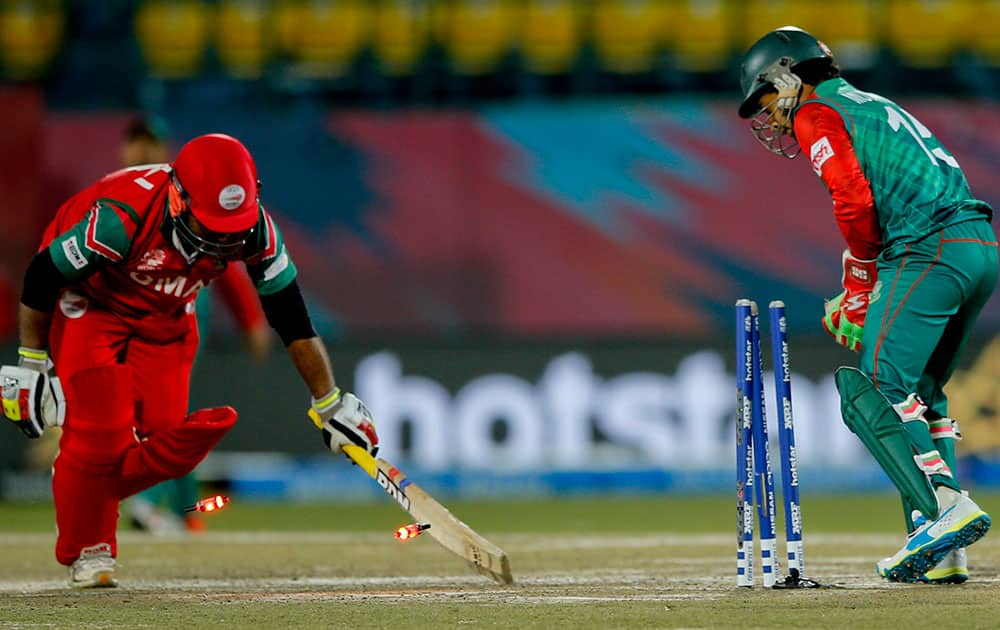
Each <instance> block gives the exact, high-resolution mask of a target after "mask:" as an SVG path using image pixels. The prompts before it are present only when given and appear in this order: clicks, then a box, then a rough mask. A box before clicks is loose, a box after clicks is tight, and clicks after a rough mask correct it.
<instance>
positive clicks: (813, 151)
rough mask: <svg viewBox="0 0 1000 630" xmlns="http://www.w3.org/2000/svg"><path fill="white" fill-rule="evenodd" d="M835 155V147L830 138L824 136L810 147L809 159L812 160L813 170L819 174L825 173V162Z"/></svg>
mask: <svg viewBox="0 0 1000 630" xmlns="http://www.w3.org/2000/svg"><path fill="white" fill-rule="evenodd" d="M832 157H833V147H832V146H830V140H829V138H827V137H826V136H823V137H822V138H820V139H819V140H817V141H816V142H813V144H812V146H811V147H809V159H810V160H812V166H813V171H815V172H816V174H817V175H822V174H823V164H824V163H826V161H827V160H829V159H830V158H832Z"/></svg>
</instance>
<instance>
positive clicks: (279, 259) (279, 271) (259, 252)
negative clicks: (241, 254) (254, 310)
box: [244, 206, 298, 295]
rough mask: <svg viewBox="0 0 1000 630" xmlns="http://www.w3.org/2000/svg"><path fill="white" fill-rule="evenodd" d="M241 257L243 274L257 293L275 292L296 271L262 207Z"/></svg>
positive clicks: (279, 232) (289, 281)
mask: <svg viewBox="0 0 1000 630" xmlns="http://www.w3.org/2000/svg"><path fill="white" fill-rule="evenodd" d="M244 260H245V262H246V265H247V273H249V274H250V279H251V280H253V283H254V286H256V287H257V293H258V294H260V295H270V294H272V293H277V292H278V291H280V290H282V289H284V288H285V287H287V286H288V285H289V284H291V283H292V280H294V279H295V276H296V275H297V274H298V271H297V270H296V268H295V263H294V262H292V257H291V256H290V255H289V253H288V250H287V248H286V247H285V240H284V238H282V236H281V230H279V229H278V226H277V225H276V224H275V222H274V220H273V219H272V218H271V215H270V214H268V212H267V211H266V210H264V207H263V206H261V207H260V219H259V220H258V221H257V229H256V230H255V236H254V237H253V241H252V242H251V243H250V244H249V246H248V248H247V255H246V256H245V258H244Z"/></svg>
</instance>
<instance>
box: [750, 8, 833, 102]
mask: <svg viewBox="0 0 1000 630" xmlns="http://www.w3.org/2000/svg"><path fill="white" fill-rule="evenodd" d="M815 60H826V61H827V62H828V63H831V64H832V63H833V53H832V52H830V49H829V48H828V47H827V45H826V44H824V43H823V42H821V41H820V40H818V39H816V38H815V37H813V36H812V35H810V34H809V33H807V32H806V31H803V30H802V29H801V28H798V27H796V26H783V27H781V28H779V29H777V30H774V31H771V32H770V33H768V34H767V35H765V36H763V37H761V38H760V39H759V40H757V43H755V44H754V45H753V46H751V47H750V50H748V51H747V54H746V55H744V57H743V63H742V64H741V65H740V88H741V89H742V91H743V102H742V103H740V117H741V118H750V117H751V116H753V115H754V113H756V112H757V110H758V109H760V108H759V106H758V104H757V102H758V101H759V100H760V97H761V95H763V94H764V93H765V92H767V91H769V90H773V89H774V81H773V79H774V77H775V76H776V75H780V74H787V73H788V72H793V73H794V72H795V68H796V67H797V66H798V65H799V64H801V63H804V62H807V61H815Z"/></svg>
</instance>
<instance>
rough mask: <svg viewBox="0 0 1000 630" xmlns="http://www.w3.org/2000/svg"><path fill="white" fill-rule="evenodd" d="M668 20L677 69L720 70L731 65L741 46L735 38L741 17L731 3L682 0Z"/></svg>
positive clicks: (672, 58)
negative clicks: (733, 56)
mask: <svg viewBox="0 0 1000 630" xmlns="http://www.w3.org/2000/svg"><path fill="white" fill-rule="evenodd" d="M667 19H668V20H669V25H668V27H667V28H666V29H665V33H666V37H667V48H668V50H669V54H670V59H671V63H672V65H673V67H674V68H675V69H676V70H679V71H681V72H688V73H699V72H720V71H724V70H726V69H727V68H728V67H729V65H730V62H731V61H732V59H731V57H732V54H733V51H734V49H736V48H738V46H736V45H735V42H734V41H733V36H734V34H735V32H736V19H737V18H736V16H735V14H734V9H733V8H732V6H731V4H730V3H729V2H727V1H726V0H679V1H678V2H677V3H676V5H675V6H674V7H673V10H672V11H671V12H670V15H669V16H668V18H667ZM741 52H742V51H741Z"/></svg>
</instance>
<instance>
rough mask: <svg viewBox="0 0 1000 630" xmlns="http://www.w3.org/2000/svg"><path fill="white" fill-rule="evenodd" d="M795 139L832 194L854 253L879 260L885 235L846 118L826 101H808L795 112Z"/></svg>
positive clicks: (835, 210) (836, 215) (859, 256)
mask: <svg viewBox="0 0 1000 630" xmlns="http://www.w3.org/2000/svg"><path fill="white" fill-rule="evenodd" d="M795 137H796V139H797V140H798V141H799V144H800V145H801V146H802V147H803V149H805V150H806V151H807V152H808V153H809V156H810V159H811V160H812V167H813V171H815V172H816V174H817V175H819V176H820V178H822V180H823V183H824V184H826V187H827V190H829V191H830V197H831V198H832V199H833V214H834V216H835V217H836V219H837V225H838V226H839V227H840V232H841V233H842V234H843V235H844V239H845V240H846V241H847V247H848V249H850V250H851V254H852V255H854V256H855V257H856V258H860V259H863V260H872V259H874V258H877V257H878V253H879V252H880V251H881V250H882V236H881V230H880V229H879V224H878V214H877V213H876V210H875V198H874V196H873V195H872V187H871V182H869V181H868V178H867V177H866V176H865V174H864V171H863V170H862V169H861V164H860V163H859V162H858V156H857V154H856V153H855V152H854V145H853V144H852V142H851V136H850V133H849V132H848V130H847V127H846V126H845V125H844V120H843V118H841V117H840V114H838V113H837V112H836V111H835V110H834V109H833V108H831V107H829V106H827V105H825V104H823V103H822V102H819V101H813V102H808V101H807V102H806V103H805V104H803V105H802V107H800V108H799V109H798V110H797V111H796V113H795Z"/></svg>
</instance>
